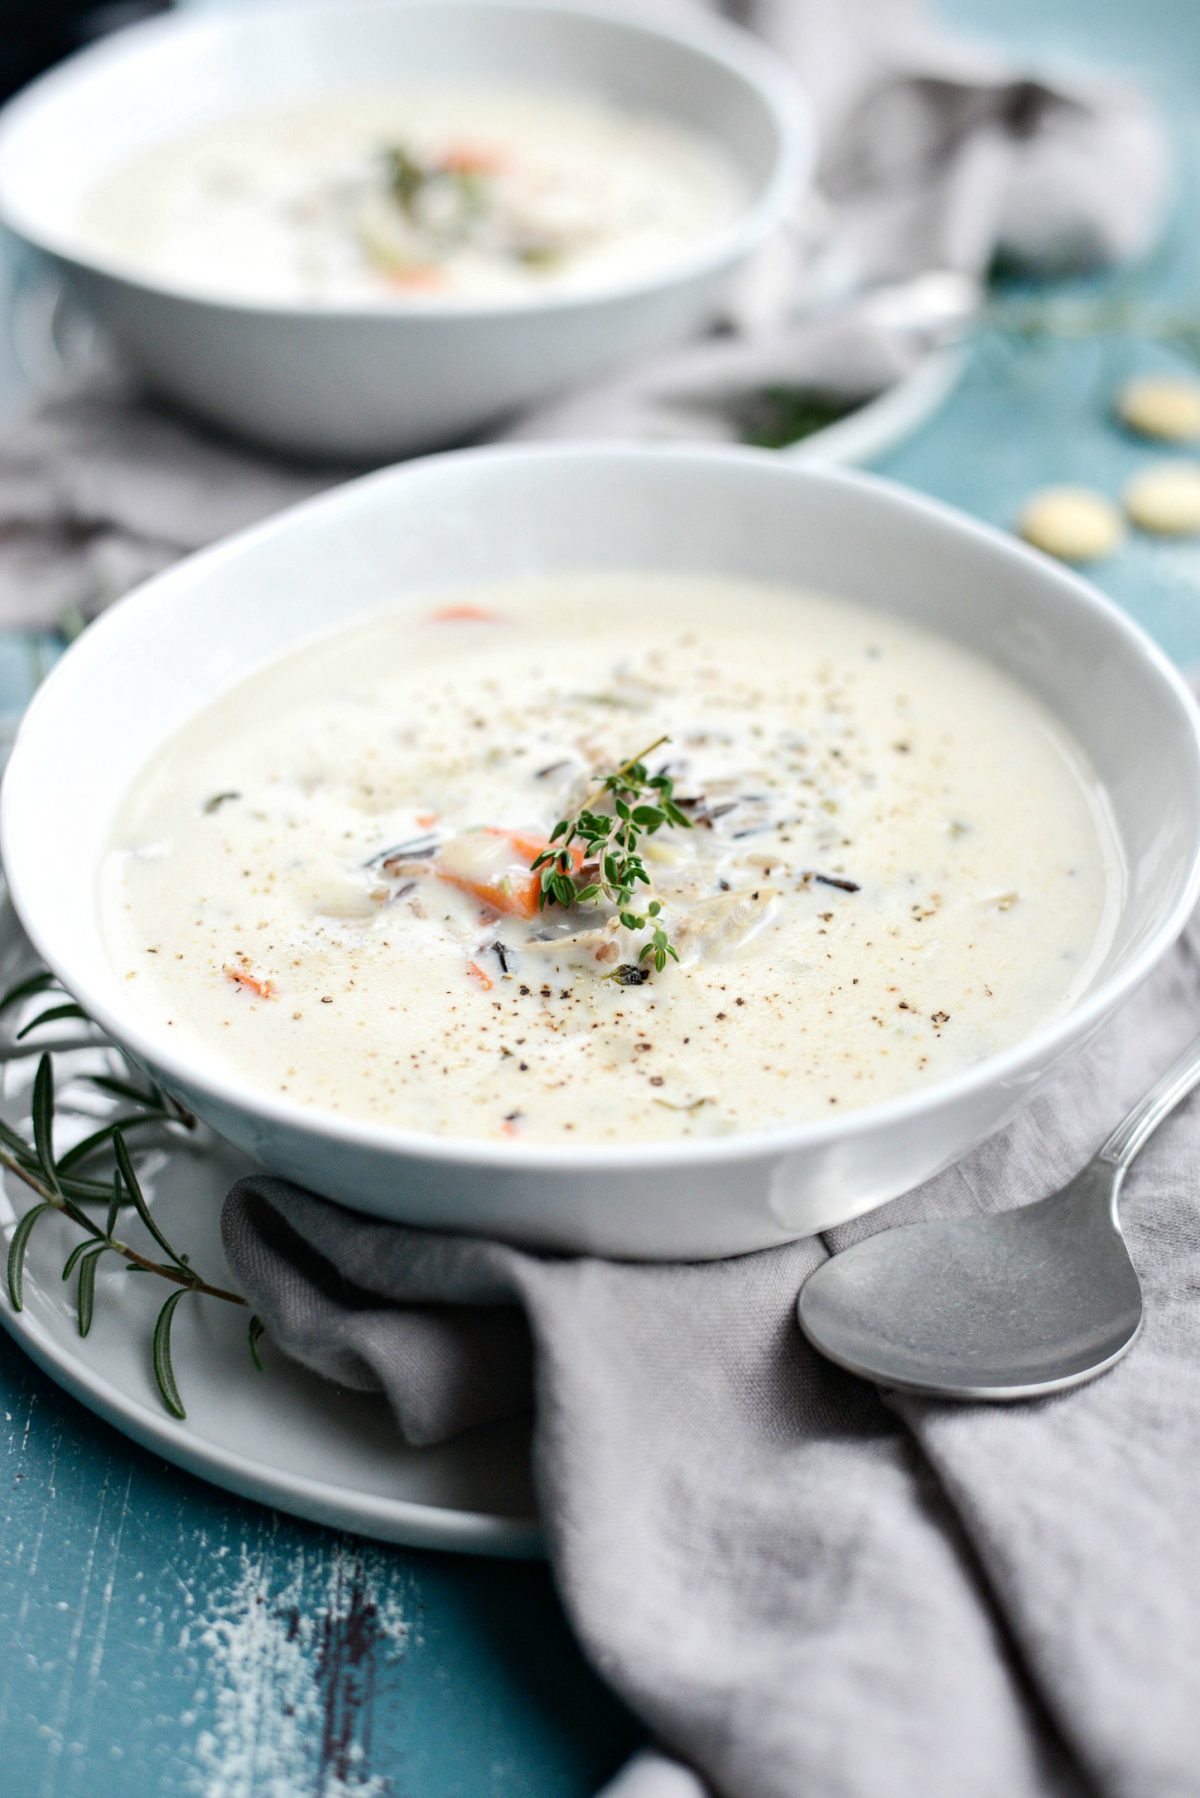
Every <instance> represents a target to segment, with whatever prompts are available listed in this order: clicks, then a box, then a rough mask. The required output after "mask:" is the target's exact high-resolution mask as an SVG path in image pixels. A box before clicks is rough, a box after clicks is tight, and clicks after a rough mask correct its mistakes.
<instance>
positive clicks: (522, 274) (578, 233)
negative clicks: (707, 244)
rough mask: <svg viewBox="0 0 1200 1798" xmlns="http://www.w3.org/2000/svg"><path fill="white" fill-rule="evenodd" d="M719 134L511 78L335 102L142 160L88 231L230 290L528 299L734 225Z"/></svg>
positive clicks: (629, 267) (119, 181) (89, 212)
mask: <svg viewBox="0 0 1200 1798" xmlns="http://www.w3.org/2000/svg"><path fill="white" fill-rule="evenodd" d="M744 198H745V196H744V194H743V192H742V184H741V182H740V180H739V178H738V176H737V174H736V172H735V170H734V168H733V166H732V164H731V163H730V161H729V159H728V158H727V157H726V156H725V155H724V154H723V153H722V151H721V150H720V149H719V148H718V146H717V145H716V144H715V143H713V142H710V141H709V140H708V139H707V138H705V137H702V136H700V135H698V134H696V133H694V132H692V131H690V130H686V129H684V128H683V127H682V126H680V125H677V124H674V123H672V122H670V121H669V120H666V119H662V118H658V117H652V116H650V115H644V114H640V113H638V114H635V113H631V112H626V111H623V110H621V109H619V108H618V107H616V106H613V105H611V104H609V103H608V102H606V101H604V100H601V99H599V98H595V97H592V96H589V95H586V94H576V93H571V92H566V91H562V92H560V91H557V90H551V89H541V88H529V89H524V88H520V87H505V86H488V87H446V88H434V87H422V88H420V89H416V88H414V89H411V90H404V89H397V90H394V91H392V90H378V91H365V92H355V93H350V94H342V95H336V94H334V95H328V96H325V97H323V98H321V99H319V100H312V101H309V102H308V103H307V104H303V105H294V106H292V107H290V108H288V109H285V110H276V111H271V112H263V113H260V114H254V115H250V116H246V117H242V118H234V119H229V120H226V121H224V122H223V123H220V124H215V125H210V126H207V127H205V128H204V129H203V130H199V131H194V132H192V133H191V134H190V135H187V136H183V137H180V138H178V139H176V140H174V141H171V142H166V143H163V144H161V145H159V146H157V147H155V148H154V149H153V150H150V151H148V152H145V153H143V154H142V155H140V156H139V157H137V158H136V159H135V160H134V161H132V162H130V163H128V164H127V165H126V166H125V167H123V168H119V169H117V170H116V171H115V172H114V173H112V174H110V175H108V176H107V177H105V179H104V180H103V181H102V182H101V183H100V184H99V185H98V186H97V187H96V188H95V189H94V191H93V192H92V194H91V195H90V196H89V198H88V200H87V202H86V204H85V206H84V208H83V212H82V215H81V218H80V221H79V222H80V227H81V229H82V230H83V232H84V235H85V236H86V237H87V239H88V241H89V242H90V243H91V244H93V245H94V246H95V247H96V248H97V249H99V250H101V251H103V252H105V253H107V254H109V255H116V256H118V257H120V258H121V260H122V261H123V262H125V263H127V264H129V265H131V266H132V267H134V268H136V269H137V270H139V271H141V272H142V273H144V274H149V275H151V276H154V277H157V278H159V279H164V280H167V281H170V282H172V283H176V284H180V285H182V286H184V287H187V288H188V289H190V290H193V291H197V292H200V293H205V294H212V295H217V296H221V295H224V296H227V297H236V298H239V299H244V300H252V301H253V300H257V301H267V302H275V303H285V304H286V303H312V304H317V305H320V304H323V303H324V304H331V305H332V304H347V303H354V304H360V303H363V302H366V303H369V304H373V303H378V304H381V305H388V304H394V303H396V302H405V301H411V300H414V299H418V300H419V299H436V300H438V301H442V300H448V301H451V302H453V301H455V300H458V301H472V300H488V301H493V300H501V301H506V300H511V301H521V300H523V299H530V298H534V297H536V296H537V295H538V294H541V293H546V292H548V291H554V290H562V289H566V290H575V289H587V288H594V287H606V286H610V285H613V284H618V285H619V284H620V283H622V282H626V281H630V280H635V279H637V278H639V277H640V276H643V275H647V274H651V273H653V272H654V271H656V270H658V269H660V268H662V267H663V266H664V265H666V264H669V263H670V262H672V261H675V260H677V259H678V258H679V257H680V256H682V255H685V254H686V253H687V252H688V251H690V250H691V249H693V248H694V247H695V246H696V245H697V244H698V243H699V242H700V241H701V240H703V239H704V238H706V237H709V236H711V235H712V234H713V233H715V232H717V231H719V230H720V229H722V228H723V227H724V226H726V225H728V224H729V223H730V222H731V221H732V219H733V218H734V217H735V216H736V214H737V212H738V210H739V209H740V207H741V205H742V204H743V201H744Z"/></svg>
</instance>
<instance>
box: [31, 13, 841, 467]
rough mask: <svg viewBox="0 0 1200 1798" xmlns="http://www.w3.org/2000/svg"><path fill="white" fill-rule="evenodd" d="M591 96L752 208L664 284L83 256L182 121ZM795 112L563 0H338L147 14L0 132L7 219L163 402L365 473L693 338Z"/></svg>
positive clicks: (769, 72) (723, 66)
mask: <svg viewBox="0 0 1200 1798" xmlns="http://www.w3.org/2000/svg"><path fill="white" fill-rule="evenodd" d="M422 77H428V78H431V79H441V80H448V79H453V80H468V81H486V80H488V79H492V78H494V79H495V80H497V81H502V82H503V81H507V82H512V81H519V82H521V83H523V84H536V83H539V82H542V83H546V84H547V85H555V86H562V87H567V88H575V89H579V90H581V91H585V92H591V93H598V94H600V95H602V96H604V97H605V98H607V99H609V100H611V101H613V102H614V103H616V104H617V105H620V106H625V107H629V108H631V109H633V110H637V111H645V112H651V113H657V114H660V115H661V116H663V117H664V118H666V119H667V120H669V121H675V122H677V123H680V124H682V125H686V126H689V127H691V128H692V129H693V130H700V131H702V132H704V133H705V134H707V135H708V136H710V137H712V138H714V139H715V140H716V142H717V143H718V145H719V146H720V147H721V148H722V149H723V150H724V151H725V153H726V154H727V155H728V156H729V157H730V158H731V160H732V162H733V164H734V167H735V168H736V169H737V171H738V173H739V174H740V176H741V179H742V181H743V184H744V187H745V190H746V193H747V196H748V198H747V201H746V205H745V207H744V209H743V211H742V212H741V214H740V215H739V216H738V217H737V218H736V219H735V220H734V222H733V224H732V225H731V226H730V227H729V228H728V229H726V230H724V231H721V232H719V233H717V234H716V235H715V236H713V237H712V238H709V239H706V240H704V241H702V242H701V243H699V244H698V245H697V247H696V249H695V251H694V252H693V253H691V254H689V255H687V256H685V257H682V258H680V259H679V260H678V261H676V262H673V263H672V264H670V265H669V266H668V267H665V268H664V269H663V270H662V271H661V272H659V273H658V274H656V275H654V276H652V277H649V278H646V279H639V280H637V281H631V282H628V283H625V284H620V285H614V286H612V287H610V288H607V289H604V290H599V289H597V290H596V291H588V292H583V291H581V292H579V293H563V294H558V295H549V296H547V297H545V298H538V299H534V300H532V301H530V302H528V303H518V304H512V303H501V304H495V303H491V304H480V305H469V306H468V305H463V304H455V305H454V306H453V307H450V306H447V305H445V304H444V303H443V304H439V303H438V301H437V300H436V299H435V298H425V299H422V300H417V299H408V300H405V301H404V302H403V303H398V304H396V305H395V306H392V307H380V306H378V305H374V306H321V307H318V306H315V305H282V304H281V305H270V304H259V303H242V302H239V301H237V300H233V299H231V300H223V299H222V300H216V299H213V298H211V297H203V296H200V295H197V294H194V293H189V292H188V291H187V290H186V289H184V288H182V287H175V286H172V285H171V284H170V283H169V282H166V281H158V280H155V279H152V278H150V277H148V276H145V275H142V274H140V273H137V272H135V271H134V270H132V269H130V268H128V267H124V266H122V264H121V262H120V261H119V259H115V258H109V257H106V256H105V255H103V254H102V253H100V252H98V251H96V250H95V249H94V248H92V247H91V246H90V245H87V244H86V243H84V242H83V241H82V239H81V234H80V231H79V228H78V224H77V222H76V221H77V219H78V215H79V210H80V206H81V203H82V201H83V199H84V197H85V195H86V193H87V191H88V189H89V188H90V187H91V185H92V184H93V183H95V182H97V181H98V180H100V179H101V178H102V177H103V176H104V175H106V174H107V173H109V172H110V171H115V170H116V169H118V168H119V167H120V166H121V165H122V164H123V163H124V162H126V161H127V160H129V159H130V158H132V157H134V156H136V155H138V154H139V153H140V152H143V151H145V150H148V149H150V148H152V147H153V146H154V145H155V144H157V143H161V142H163V141H164V140H166V139H168V138H170V137H173V136H177V135H180V134H182V133H186V132H187V131H188V130H190V129H192V128H196V127H199V126H201V125H207V124H211V123H214V122H215V121H217V120H219V119H221V118H224V117H236V116H238V115H239V114H245V113H247V112H249V111H252V110H257V109H266V108H271V107H274V106H279V105H286V104H289V103H292V102H294V101H297V100H299V99H302V98H307V97H310V96H312V95H314V94H320V93H325V92H331V91H336V90H342V91H346V90H352V89H353V88H354V87H355V86H356V85H366V84H375V85H376V86H377V85H378V84H379V83H380V82H381V81H386V80H387V79H389V78H391V79H393V80H396V81H401V80H403V81H413V80H420V79H421V78H422ZM811 160H812V131H811V125H810V120H809V113H808V109H807V107H806V106H805V103H804V101H803V99H802V97H801V96H800V94H799V93H798V91H797V90H796V89H795V88H793V87H792V85H791V83H790V82H789V81H788V79H787V76H786V72H785V71H784V70H783V69H782V67H781V66H780V65H779V64H777V62H776V60H775V59H774V57H772V56H771V55H770V54H769V53H768V52H767V51H766V50H765V49H763V48H760V46H758V45H757V44H756V43H755V42H754V40H753V39H752V38H751V37H749V35H748V34H746V33H743V32H740V31H738V30H736V29H734V28H733V27H730V26H724V25H721V24H720V23H718V22H705V21H703V20H700V21H698V22H697V23H696V24H694V25H686V26H685V25H682V24H681V25H679V26H676V27H673V28H672V29H670V30H669V31H668V30H666V29H662V28H655V27H650V26H648V25H645V24H642V23H639V22H638V21H637V20H636V19H632V18H625V17H622V16H621V15H620V14H619V13H617V14H610V13H606V12H599V11H597V12H591V11H589V10H587V8H586V7H585V6H577V5H574V4H572V3H571V0H337V3H336V4H330V3H329V0H323V3H321V4H316V5H307V6H295V7H293V6H287V7H278V6H267V7H263V8H245V9H235V8H226V9H223V10H221V11H219V12H213V13H209V14H205V15H203V16H196V17H184V16H176V17H172V18H167V19H163V20H153V21H151V22H150V23H148V24H146V25H141V26H136V27H134V28H132V29H131V30H128V31H123V32H121V33H119V34H118V35H117V36H116V37H114V38H112V39H109V40H107V41H106V42H104V43H102V44H100V45H98V46H96V47H95V48H93V49H90V50H86V51H84V52H82V53H81V54H80V55H78V56H75V57H72V58H71V59H70V60H69V61H67V62H66V63H64V64H62V65H61V66H60V67H59V68H57V69H55V70H53V71H52V72H51V73H50V74H49V75H46V76H44V77H43V78H42V79H41V80H40V81H37V82H35V83H34V84H33V85H32V86H31V87H30V88H28V89H27V90H26V91H25V92H24V93H23V94H21V95H20V96H19V97H18V99H17V100H15V101H14V102H13V103H12V104H11V105H10V106H9V107H8V108H7V109H6V111H5V114H4V117H3V121H2V123H0V218H2V219H3V221H4V223H5V224H7V225H8V226H9V228H10V229H11V230H13V231H15V232H16V233H17V234H18V236H20V237H22V238H24V239H25V240H26V241H27V242H28V243H30V244H32V245H34V246H35V247H36V248H38V249H40V250H42V251H43V252H45V253H46V254H47V255H49V256H50V257H51V258H52V260H53V262H54V263H55V265H56V266H57V268H58V270H59V271H60V273H61V274H62V275H63V277H64V278H65V280H66V281H67V283H68V286H69V288H70V289H71V290H72V291H73V292H75V293H76V294H77V295H78V296H79V297H80V298H81V299H82V300H83V301H84V303H85V304H86V305H87V306H88V307H89V308H90V309H91V310H92V311H93V312H94V313H95V314H96V315H97V317H98V318H99V319H100V320H101V322H102V323H103V325H104V326H105V328H106V329H107V330H108V331H109V332H110V334H111V335H112V337H113V338H114V339H115V340H116V342H117V343H118V345H119V346H120V349H121V351H122V353H123V354H124V356H125V357H126V359H127V360H128V361H129V362H130V363H131V364H132V366H133V367H134V368H135V369H137V370H138V371H139V372H140V373H141V374H142V375H144V376H145V377H146V378H147V380H149V381H150V382H151V383H152V384H153V385H154V386H155V387H157V388H159V389H160V390H161V391H162V392H163V393H165V394H168V395H170V396H171V397H173V398H175V399H178V400H181V401H183V402H184V403H185V404H186V405H187V406H188V407H189V408H191V409H192V410H193V411H195V412H197V413H199V414H200V415H201V416H203V417H205V418H208V419H211V420H213V421H215V422H216V423H217V424H220V425H224V426H227V427H229V428H230V429H231V430H233V431H235V432H237V433H238V434H239V435H242V436H245V437H249V438H252V439H255V440H257V441H260V442H262V443H264V444H267V445H270V446H271V447H273V448H276V449H282V450H287V451H292V452H297V453H300V454H304V455H310V456H322V457H345V458H353V459H361V460H373V461H379V460H382V459H385V458H387V457H391V456H395V455H401V454H407V453H410V452H412V451H413V450H417V449H425V448H429V447H431V446H433V445H436V444H440V443H449V442H453V441H455V440H458V439H461V438H463V437H465V436H467V435H468V434H470V433H472V432H475V431H478V430H480V429H482V428H483V427H484V426H485V425H487V424H489V423H491V422H493V421H494V420H496V419H498V418H500V417H502V416H503V415H505V414H506V413H510V412H513V411H516V410H518V409H520V408H521V407H523V406H527V405H529V404H530V403H531V402H533V401H534V400H537V399H540V398H544V397H545V396H546V395H548V394H550V393H552V392H554V391H556V390H557V389H560V388H563V387H566V386H569V385H570V384H572V383H573V382H576V381H579V380H582V379H584V378H586V377H588V376H591V375H596V374H598V373H600V372H601V371H602V370H604V369H605V368H608V367H610V366H615V365H616V364H618V363H621V362H624V361H628V360H630V359H632V358H634V357H637V356H639V355H643V354H645V353H646V352H647V351H649V350H653V349H654V348H656V347H657V346H658V345H660V344H662V343H666V342H669V341H670V340H672V339H674V338H679V337H682V336H684V335H686V334H687V333H688V332H689V331H691V330H693V329H694V328H695V327H697V326H698V325H700V324H702V323H703V322H704V320H705V319H706V318H707V317H708V316H710V315H711V313H712V312H713V310H714V308H715V306H716V304H717V301H718V299H719V297H720V295H721V293H722V291H723V289H724V288H725V287H726V285H727V283H728V282H729V280H730V277H731V276H732V275H733V274H734V273H735V272H736V271H737V270H738V269H739V268H740V267H741V266H742V265H743V264H744V263H745V261H746V259H747V258H748V257H749V256H750V254H751V253H752V252H753V251H754V250H755V249H757V248H758V246H759V245H760V244H761V243H762V241H763V240H764V238H765V237H766V236H767V235H768V234H769V233H770V232H771V231H772V230H773V229H774V228H775V227H776V226H777V225H778V224H779V222H780V221H781V219H782V218H783V216H784V214H785V213H786V211H787V210H788V208H789V206H790V205H791V204H792V202H793V200H794V198H795V195H796V192H797V189H798V185H799V183H800V182H801V181H802V180H803V179H804V178H806V176H807V173H808V170H809V168H810V166H811Z"/></svg>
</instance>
